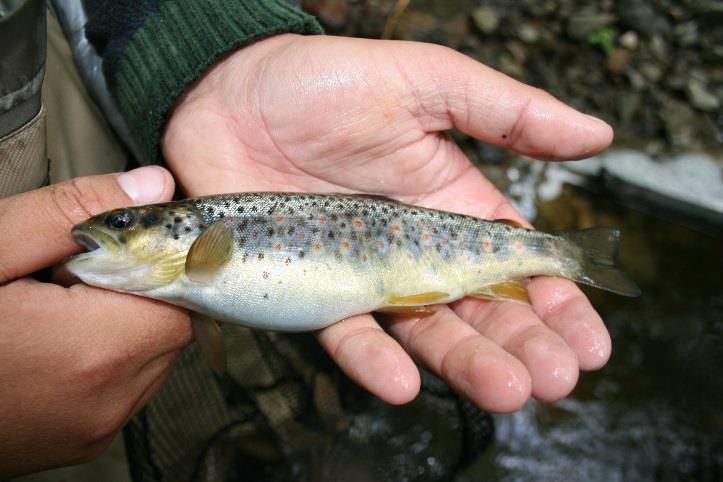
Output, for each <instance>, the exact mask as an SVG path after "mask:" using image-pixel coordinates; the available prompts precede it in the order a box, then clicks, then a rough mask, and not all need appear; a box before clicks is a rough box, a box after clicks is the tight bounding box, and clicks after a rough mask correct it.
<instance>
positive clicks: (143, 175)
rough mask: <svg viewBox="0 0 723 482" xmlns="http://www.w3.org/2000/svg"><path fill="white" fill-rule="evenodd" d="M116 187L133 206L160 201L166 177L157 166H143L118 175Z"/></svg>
mask: <svg viewBox="0 0 723 482" xmlns="http://www.w3.org/2000/svg"><path fill="white" fill-rule="evenodd" d="M116 180H117V181H118V185H119V186H120V187H121V189H123V191H124V192H125V193H126V194H127V195H128V197H129V198H131V199H132V200H133V203H134V204H149V203H154V202H157V201H160V200H161V199H162V197H163V192H164V191H165V186H166V176H165V174H164V173H163V170H162V169H161V168H160V167H157V166H145V167H139V168H137V169H133V170H132V171H128V172H124V173H123V174H119V175H118V177H117V178H116Z"/></svg>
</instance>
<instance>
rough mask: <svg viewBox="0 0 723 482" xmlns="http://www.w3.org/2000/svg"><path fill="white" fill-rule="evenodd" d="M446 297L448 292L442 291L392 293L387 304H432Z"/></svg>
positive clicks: (395, 305) (393, 305)
mask: <svg viewBox="0 0 723 482" xmlns="http://www.w3.org/2000/svg"><path fill="white" fill-rule="evenodd" d="M447 298H449V293H444V292H442V291H429V292H427V293H418V294H414V295H397V294H392V295H389V297H388V298H387V306H391V307H397V306H421V305H433V304H435V303H439V302H440V301H442V300H444V299H447Z"/></svg>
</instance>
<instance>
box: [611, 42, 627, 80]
mask: <svg viewBox="0 0 723 482" xmlns="http://www.w3.org/2000/svg"><path fill="white" fill-rule="evenodd" d="M628 65H630V54H629V53H628V51H627V50H625V49H621V48H617V49H613V50H612V51H611V52H610V54H608V57H607V59H605V67H607V69H608V71H609V72H610V73H611V74H613V75H622V74H624V73H625V72H626V71H627V70H628Z"/></svg>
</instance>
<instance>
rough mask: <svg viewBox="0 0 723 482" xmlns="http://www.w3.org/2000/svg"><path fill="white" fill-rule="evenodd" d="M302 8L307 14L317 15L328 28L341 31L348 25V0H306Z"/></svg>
mask: <svg viewBox="0 0 723 482" xmlns="http://www.w3.org/2000/svg"><path fill="white" fill-rule="evenodd" d="M302 6H303V8H304V10H306V11H307V12H309V13H312V14H314V15H316V17H317V18H318V19H319V21H320V22H321V23H322V24H324V26H325V27H326V28H330V29H332V30H340V29H342V28H343V27H344V26H345V25H346V23H347V19H348V14H349V4H348V3H347V0H304V1H303V2H302Z"/></svg>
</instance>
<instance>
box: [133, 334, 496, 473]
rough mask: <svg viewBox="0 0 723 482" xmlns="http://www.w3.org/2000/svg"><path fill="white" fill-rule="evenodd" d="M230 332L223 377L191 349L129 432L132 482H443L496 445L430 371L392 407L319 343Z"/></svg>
mask: <svg viewBox="0 0 723 482" xmlns="http://www.w3.org/2000/svg"><path fill="white" fill-rule="evenodd" d="M223 331H224V337H225V343H226V349H227V353H228V369H227V373H226V374H224V375H223V376H217V375H214V373H213V372H212V371H211V370H210V369H209V368H208V367H207V366H206V365H205V364H204V363H203V362H202V361H201V360H200V358H199V357H198V354H197V353H196V347H195V346H192V347H190V348H189V349H187V350H186V351H185V352H184V354H183V355H182V356H181V357H180V359H179V361H178V362H177V365H176V367H175V368H174V371H173V373H172V375H171V376H170V378H169V380H168V381H167V382H166V384H165V385H164V388H163V389H162V390H161V392H160V393H159V394H158V395H157V396H156V397H155V398H154V399H153V401H152V402H151V403H150V404H149V405H148V406H147V407H146V408H145V409H144V410H143V411H142V412H141V413H139V414H138V415H137V416H136V417H135V418H134V419H133V420H132V421H131V423H129V424H128V425H127V427H126V430H125V440H126V449H127V453H128V457H129V462H130V468H131V476H132V478H133V480H134V481H135V482H151V481H153V482H172V481H183V482H185V481H196V480H201V481H205V480H209V481H211V480H213V481H235V480H239V481H241V480H242V481H255V480H258V481H284V480H294V481H314V482H316V481H375V482H379V481H387V480H389V481H399V480H409V481H417V480H418V481H443V480H451V479H452V478H453V477H454V475H455V474H456V473H457V472H458V471H459V470H460V469H461V468H463V467H464V466H465V464H467V463H469V462H470V461H472V460H473V459H474V458H476V456H478V455H479V454H480V453H481V451H482V450H483V449H484V447H485V446H486V445H487V444H488V443H489V441H490V440H491V437H492V433H493V426H492V420H491V418H490V416H489V415H488V414H486V413H485V412H482V411H480V410H478V409H477V408H475V407H474V406H473V405H472V404H471V403H469V402H467V401H466V400H462V399H460V398H458V397H457V396H455V395H454V394H453V393H452V392H451V391H450V390H449V389H448V388H447V386H446V385H445V384H444V383H443V382H441V381H440V380H438V379H436V378H435V377H433V376H431V375H429V374H427V373H424V375H423V384H422V386H423V388H422V392H421V393H420V396H419V397H417V399H416V400H415V401H414V402H412V403H410V404H407V405H404V406H391V405H388V404H385V403H383V402H381V401H380V400H378V399H376V398H375V397H373V396H371V395H368V394H367V393H366V392H364V391H362V390H361V389H359V388H358V387H357V386H355V385H354V384H353V383H351V382H350V381H349V380H347V379H346V378H345V377H344V376H343V375H342V374H341V372H340V371H339V370H338V368H337V367H336V366H335V365H334V364H333V363H332V362H331V360H330V359H329V358H327V357H326V355H325V354H324V353H323V351H322V350H321V349H320V348H319V346H318V344H317V343H316V341H315V339H314V338H313V336H311V335H306V334H301V335H297V334H294V335H289V334H278V333H267V332H260V331H256V330H249V329H246V328H243V327H238V326H229V325H226V326H224V327H223Z"/></svg>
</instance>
